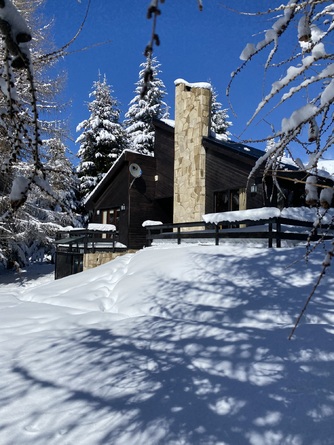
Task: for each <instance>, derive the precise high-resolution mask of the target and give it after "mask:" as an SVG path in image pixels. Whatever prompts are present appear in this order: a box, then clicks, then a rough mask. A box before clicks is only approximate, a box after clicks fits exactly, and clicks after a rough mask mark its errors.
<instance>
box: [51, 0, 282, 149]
mask: <svg viewBox="0 0 334 445" xmlns="http://www.w3.org/2000/svg"><path fill="white" fill-rule="evenodd" d="M268 3H269V2H268V0H252V1H250V0H204V1H203V4H204V9H203V11H202V12H200V11H199V10H198V6H197V0H166V2H165V3H164V4H162V5H161V10H162V15H161V16H160V17H159V19H158V29H157V31H158V34H159V36H160V40H161V45H160V47H157V48H156V50H155V56H156V57H157V58H158V60H159V62H160V63H161V70H162V73H161V74H160V77H161V79H162V80H163V81H164V83H165V85H166V89H167V93H168V95H167V96H166V98H165V100H166V102H167V103H168V104H169V105H170V107H171V117H172V118H173V112H174V80H175V79H177V78H183V79H185V80H187V81H188V82H202V81H205V82H206V81H211V83H212V84H213V86H214V87H215V89H216V90H217V92H218V94H219V96H218V99H219V101H220V102H222V104H223V107H224V108H225V107H226V108H228V107H229V104H228V102H227V99H226V96H225V90H226V86H227V83H228V81H229V79H230V74H231V72H232V71H234V70H235V69H236V68H237V67H238V66H239V64H240V60H239V55H240V53H241V51H242V49H243V48H244V47H245V45H246V44H247V43H248V42H255V43H256V42H257V41H258V40H261V39H262V36H261V35H259V34H258V33H259V32H260V31H261V30H263V29H266V28H270V27H271V24H270V22H267V21H266V20H267V18H266V17H265V16H260V17H249V16H243V15H240V14H237V13H235V12H232V11H230V10H228V9H226V8H224V7H223V6H222V5H223V4H225V5H227V6H230V7H231V8H237V9H238V10H242V11H257V10H265V9H266V8H267V7H268ZM280 3H281V2H280V1H275V0H273V1H271V2H270V5H271V6H274V5H277V4H280ZM148 4H149V0H92V4H91V9H90V12H89V16H88V20H87V23H86V25H85V27H84V29H83V31H82V33H81V34H80V36H79V38H78V39H77V41H76V42H75V44H74V45H73V46H72V47H71V48H70V49H71V50H72V51H74V50H77V49H80V48H84V47H86V46H90V45H94V44H95V43H98V42H104V41H107V40H111V42H110V43H108V44H105V45H103V46H99V47H93V48H90V49H88V50H86V51H83V52H75V53H73V54H71V55H69V56H67V57H66V58H65V59H64V60H63V62H62V63H61V64H59V68H60V69H64V70H65V71H67V76H68V78H67V86H66V90H65V92H64V96H65V99H66V100H70V101H71V105H70V106H68V107H67V108H66V110H65V111H64V113H63V115H64V117H65V116H68V117H69V127H70V132H71V137H72V138H73V139H76V138H77V136H78V134H77V133H76V132H75V128H76V126H77V124H78V123H80V122H81V121H82V120H83V119H85V118H87V117H88V116H89V112H88V110H87V105H86V104H87V102H88V101H89V100H90V99H89V97H88V95H89V93H90V91H91V88H92V84H93V81H94V80H96V79H97V78H98V72H99V71H100V72H101V74H106V76H107V80H108V83H109V84H110V85H111V86H112V88H113V90H114V96H115V97H116V98H117V99H118V100H119V102H120V107H121V110H122V112H123V113H125V112H126V111H127V109H128V104H129V102H130V100H131V99H132V98H133V97H134V88H135V82H136V81H137V80H138V73H139V64H140V63H141V62H143V61H144V60H145V58H144V56H143V50H144V48H145V46H146V44H147V42H148V41H149V38H150V34H151V26H152V21H151V20H147V18H146V10H147V6H148ZM86 5H87V0H81V2H78V1H77V0H57V1H55V0H48V1H47V2H46V8H45V15H46V16H47V17H54V20H55V26H54V39H55V42H56V45H57V46H58V47H59V46H61V45H63V44H65V43H66V42H68V41H69V40H70V39H71V37H72V36H73V35H74V34H75V33H76V31H77V29H78V27H79V26H80V23H81V21H82V18H83V17H84V14H85V9H86ZM262 62H263V61H261V60H258V61H254V62H253V63H252V64H251V65H249V67H248V69H247V70H246V71H244V72H242V73H241V75H240V76H239V77H238V79H237V81H236V82H235V84H234V88H233V89H232V96H231V99H232V104H233V106H234V109H235V111H236V113H237V116H234V115H233V113H232V111H230V112H229V115H230V120H231V121H232V122H233V127H232V128H231V131H232V133H233V136H232V139H234V140H238V138H239V137H240V135H241V134H242V138H244V139H248V138H253V139H254V138H255V139H257V138H260V137H265V136H268V135H269V134H270V133H271V129H270V126H269V125H268V124H267V123H263V122H262V123H260V124H258V123H257V121H255V123H254V124H253V125H252V126H251V127H250V128H249V129H247V130H246V132H244V130H245V126H246V122H247V120H248V119H249V118H250V116H251V114H252V111H253V110H254V109H255V107H256V105H257V103H258V102H259V101H260V100H261V94H262V87H263V67H262ZM269 85H270V84H268V85H267V88H269ZM281 117H284V116H280V117H273V118H271V117H268V118H267V120H268V121H270V123H272V124H274V125H275V128H276V129H278V128H280V121H281ZM275 119H276V120H275ZM253 145H255V146H258V147H259V148H264V144H263V145H262V146H261V145H260V146H259V145H256V144H253ZM69 146H70V149H71V150H73V151H74V152H76V151H77V149H78V146H76V145H74V144H73V143H71V144H70V145H69Z"/></svg>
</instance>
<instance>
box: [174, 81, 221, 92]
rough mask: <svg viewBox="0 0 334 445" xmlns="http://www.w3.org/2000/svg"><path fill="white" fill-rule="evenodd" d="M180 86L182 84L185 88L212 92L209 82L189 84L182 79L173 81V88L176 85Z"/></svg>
mask: <svg viewBox="0 0 334 445" xmlns="http://www.w3.org/2000/svg"><path fill="white" fill-rule="evenodd" d="M181 84H183V85H185V86H187V87H189V88H203V89H206V90H212V85H211V84H210V83H209V82H195V83H190V82H187V81H186V80H184V79H176V80H175V81H174V85H175V86H178V85H181Z"/></svg>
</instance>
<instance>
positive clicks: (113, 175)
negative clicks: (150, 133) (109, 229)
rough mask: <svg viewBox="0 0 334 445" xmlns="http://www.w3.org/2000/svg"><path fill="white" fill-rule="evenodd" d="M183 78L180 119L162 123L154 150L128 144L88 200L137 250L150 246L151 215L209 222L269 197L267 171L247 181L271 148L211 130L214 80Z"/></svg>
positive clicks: (92, 212) (98, 217)
mask: <svg viewBox="0 0 334 445" xmlns="http://www.w3.org/2000/svg"><path fill="white" fill-rule="evenodd" d="M175 85H176V100H175V123H174V122H171V121H155V122H154V125H155V130H156V137H155V149H154V157H153V156H145V155H142V154H139V153H137V152H133V151H129V150H126V151H124V152H123V154H122V155H121V157H120V158H119V159H118V160H117V162H116V163H115V164H114V165H113V166H112V168H111V169H110V170H109V171H108V172H107V174H106V175H105V177H104V178H103V180H102V181H101V182H100V183H99V184H98V185H97V186H96V187H95V189H94V190H93V191H92V193H91V194H90V195H89V196H88V198H87V200H86V203H85V206H86V209H87V211H88V213H89V216H90V221H91V222H93V223H102V224H103V223H108V224H114V225H115V226H116V228H117V231H118V234H119V241H120V242H121V243H123V244H124V245H126V246H127V247H128V248H131V249H138V248H141V247H143V246H144V245H145V242H146V230H145V228H144V227H143V223H144V222H145V221H147V220H151V221H152V220H153V221H162V222H164V223H169V222H191V221H201V220H202V215H203V214H205V213H210V212H216V211H219V212H221V211H225V210H238V209H246V208H257V207H261V206H263V205H264V204H265V202H264V194H263V188H262V176H261V172H259V174H258V179H254V181H253V180H252V181H253V182H252V184H251V186H252V187H251V186H249V187H247V185H248V176H249V173H250V172H251V170H252V169H253V167H254V165H255V163H256V161H257V160H258V159H259V158H260V157H261V156H262V155H263V154H264V152H262V151H261V150H257V149H255V148H252V147H248V146H246V145H243V144H240V143H235V142H231V141H226V140H224V139H221V138H220V139H219V138H218V137H215V136H213V135H211V134H210V130H209V129H210V112H211V109H210V107H211V86H210V85H209V84H207V83H196V84H189V83H187V82H185V81H183V80H178V81H176V82H175ZM255 181H256V184H255Z"/></svg>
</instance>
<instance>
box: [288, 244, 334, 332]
mask: <svg viewBox="0 0 334 445" xmlns="http://www.w3.org/2000/svg"><path fill="white" fill-rule="evenodd" d="M333 256H334V243H333V244H332V250H330V251H329V252H327V255H326V257H325V259H324V261H323V263H322V266H323V267H322V270H321V272H320V274H319V277H318V279H317V281H316V283H315V285H314V286H313V289H312V291H311V293H310V295H309V296H308V298H307V300H306V302H305V304H304V307H303V309H302V310H301V312H300V314H299V316H298V318H297V320H296V322H295V325H294V327H293V328H292V330H291V332H290V335H289V337H288V339H289V340H291V339H292V337H293V334H294V332H295V330H296V328H297V326H298V324H299V322H300V320H301V319H302V317H303V315H304V312H305V311H306V309H307V306H308V304H309V302H310V301H311V298H312V297H313V295H314V293H315V291H316V290H317V288H318V286H319V284H320V281H321V280H322V278H323V276H324V275H325V273H326V270H327V267H329V266H330V264H331V260H332V258H333Z"/></svg>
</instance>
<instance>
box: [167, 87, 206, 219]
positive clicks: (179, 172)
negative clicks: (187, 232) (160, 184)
mask: <svg viewBox="0 0 334 445" xmlns="http://www.w3.org/2000/svg"><path fill="white" fill-rule="evenodd" d="M175 86H176V92H175V143H174V150H175V160H174V216H173V221H174V223H178V222H188V221H189V222H191V221H201V220H202V215H203V214H204V213H205V150H204V148H203V146H202V137H203V136H208V135H209V129H210V115H211V95H212V94H211V85H210V84H208V83H204V82H201V83H193V84H190V83H188V82H185V81H184V80H181V79H178V80H176V81H175Z"/></svg>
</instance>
